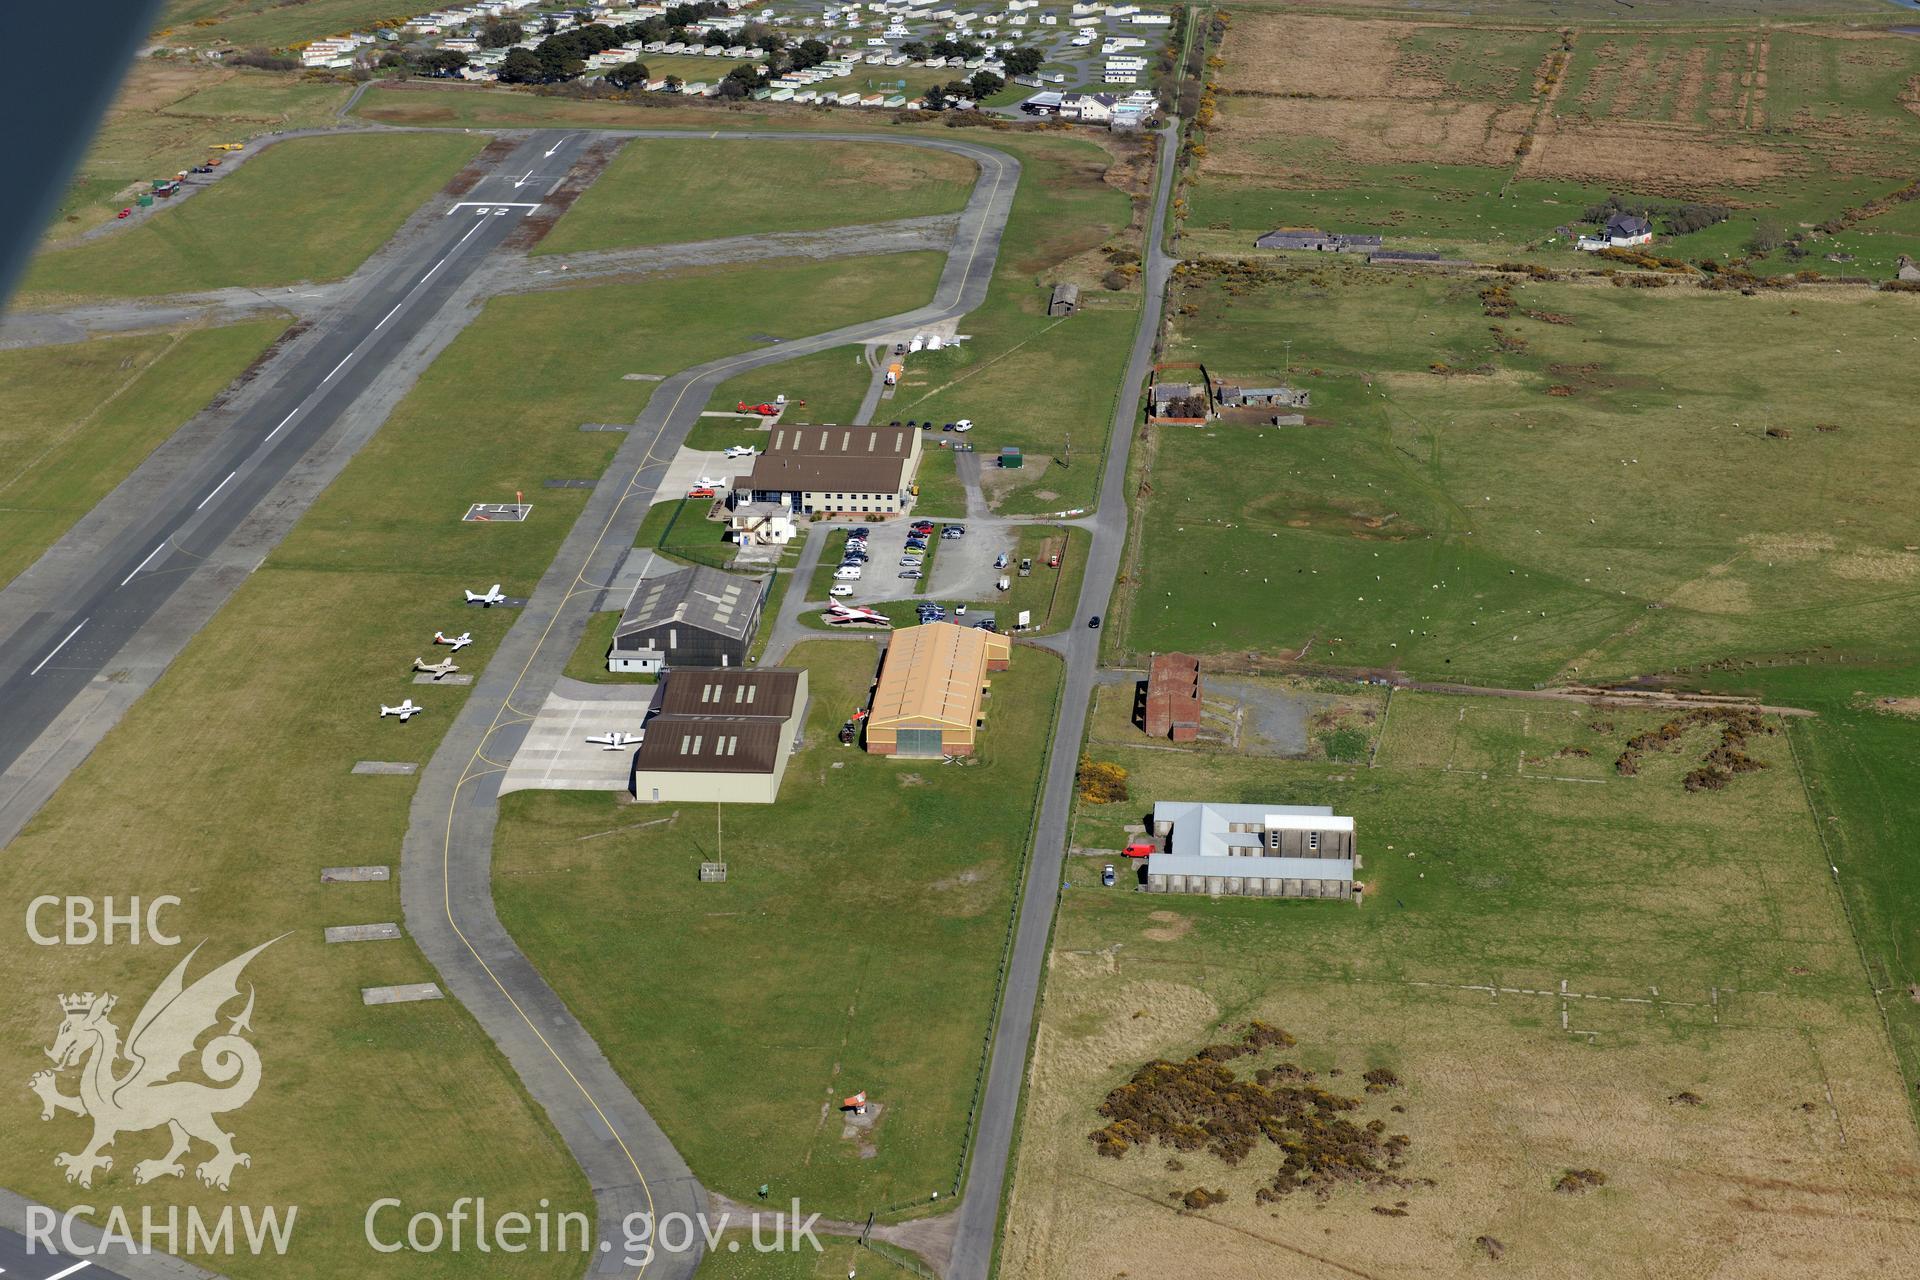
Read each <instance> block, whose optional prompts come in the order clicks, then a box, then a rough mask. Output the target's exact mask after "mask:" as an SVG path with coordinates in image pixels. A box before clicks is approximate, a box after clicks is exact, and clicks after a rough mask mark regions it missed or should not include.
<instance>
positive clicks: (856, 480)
mask: <svg viewBox="0 0 1920 1280" xmlns="http://www.w3.org/2000/svg"><path fill="white" fill-rule="evenodd" d="M919 468H920V432H919V431H918V430H916V429H914V428H913V427H833V426H811V427H797V426H776V427H775V428H774V429H773V434H772V436H771V437H770V438H769V439H768V441H767V447H766V449H765V451H764V452H762V453H761V454H760V455H759V456H758V457H756V458H755V459H754V460H753V471H752V473H751V474H750V475H744V476H740V477H737V478H736V479H735V480H734V492H733V503H734V505H735V506H738V505H739V504H741V503H743V502H753V503H761V502H767V503H774V504H777V505H780V506H784V507H786V508H787V509H789V510H791V511H797V512H800V513H802V514H805V515H826V514H832V513H850V514H859V515H883V516H884V515H898V514H900V513H901V512H904V511H905V510H907V508H908V507H910V506H911V505H912V504H913V494H912V489H913V480H914V475H915V474H916V473H917V472H918V470H919Z"/></svg>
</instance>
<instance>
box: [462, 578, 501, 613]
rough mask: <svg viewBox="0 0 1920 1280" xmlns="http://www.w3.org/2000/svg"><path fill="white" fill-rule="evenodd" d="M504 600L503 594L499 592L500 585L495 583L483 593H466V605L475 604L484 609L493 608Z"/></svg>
mask: <svg viewBox="0 0 1920 1280" xmlns="http://www.w3.org/2000/svg"><path fill="white" fill-rule="evenodd" d="M506 598H507V597H506V596H505V595H504V594H502V592H501V590H500V584H499V583H497V582H496V583H494V584H493V585H492V586H491V587H488V588H487V589H486V590H485V591H469V592H467V603H468V604H477V605H480V606H481V607H482V608H486V609H491V608H493V606H495V605H497V604H499V603H500V602H501V601H502V600H505V599H506Z"/></svg>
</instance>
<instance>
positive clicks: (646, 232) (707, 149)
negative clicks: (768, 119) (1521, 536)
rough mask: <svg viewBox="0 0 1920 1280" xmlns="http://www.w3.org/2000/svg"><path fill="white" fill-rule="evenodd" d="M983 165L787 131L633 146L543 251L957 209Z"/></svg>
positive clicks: (584, 196)
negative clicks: (790, 137) (796, 137)
mask: <svg viewBox="0 0 1920 1280" xmlns="http://www.w3.org/2000/svg"><path fill="white" fill-rule="evenodd" d="M977 173H978V170H977V169H976V168H975V166H974V164H973V163H972V162H971V161H969V160H966V159H963V158H962V157H960V156H955V155H950V154H948V153H946V152H943V151H924V150H921V149H919V148H913V147H889V146H875V145H866V144H861V143H852V142H813V141H795V142H783V141H779V140H777V139H775V140H768V139H763V138H736V139H728V138H726V137H725V136H724V135H723V136H722V138H721V139H720V140H718V141H715V140H712V139H707V138H687V139H680V138H640V139H635V140H634V141H632V142H629V143H627V144H626V146H625V147H623V148H622V149H621V152H620V154H619V156H618V157H616V158H615V159H614V161H613V163H612V164H610V165H608V166H607V169H606V172H605V173H603V174H601V175H600V177H599V178H598V179H597V180H596V181H595V182H594V184H593V186H591V187H589V188H588V189H587V190H586V191H585V192H584V193H583V194H582V195H581V196H580V199H579V200H577V201H576V202H575V203H574V205H573V207H572V208H571V209H569V210H568V211H567V213H566V215H565V216H563V217H562V218H561V219H560V221H559V222H558V223H557V224H556V225H555V226H554V228H553V231H552V232H551V233H550V234H549V235H548V236H547V237H546V238H545V239H544V240H542V241H541V242H540V246H539V250H538V251H539V252H541V253H577V252H579V251H581V250H583V249H619V248H628V247H631V246H635V245H652V244H672V243H674V242H676V241H681V240H712V239H716V238H719V237H723V236H747V235H765V234H768V233H770V232H776V231H814V230H819V229H821V228H825V227H837V226H843V225H846V224H847V223H849V222H886V221H890V220H892V219H895V218H914V217H922V216H925V215H927V214H938V213H954V212H957V211H958V210H959V209H960V207H961V206H962V205H964V204H965V203H966V202H967V197H968V195H969V194H971V193H972V191H973V182H974V178H975V176H976V174H977Z"/></svg>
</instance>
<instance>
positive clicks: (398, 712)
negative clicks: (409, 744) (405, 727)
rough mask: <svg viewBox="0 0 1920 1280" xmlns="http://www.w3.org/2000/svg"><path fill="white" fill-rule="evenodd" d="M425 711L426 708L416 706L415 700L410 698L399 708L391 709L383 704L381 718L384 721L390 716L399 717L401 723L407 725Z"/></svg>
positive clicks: (381, 705)
mask: <svg viewBox="0 0 1920 1280" xmlns="http://www.w3.org/2000/svg"><path fill="white" fill-rule="evenodd" d="M425 710H426V708H425V707H416V706H414V705H413V699H412V698H408V699H407V700H406V701H405V702H403V703H401V704H400V705H399V706H397V707H389V706H387V705H386V704H385V703H381V704H380V718H381V719H383V720H384V719H385V718H386V717H388V716H399V717H400V723H401V724H405V723H406V722H407V720H408V719H409V718H410V717H412V716H417V715H419V714H420V713H421V712H422V711H425Z"/></svg>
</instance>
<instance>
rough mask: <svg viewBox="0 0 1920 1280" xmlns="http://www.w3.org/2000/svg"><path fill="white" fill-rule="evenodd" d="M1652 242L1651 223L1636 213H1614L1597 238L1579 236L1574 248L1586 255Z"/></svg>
mask: <svg viewBox="0 0 1920 1280" xmlns="http://www.w3.org/2000/svg"><path fill="white" fill-rule="evenodd" d="M1652 241H1653V223H1651V222H1649V221H1647V219H1645V218H1643V217H1641V216H1640V215H1639V214H1637V213H1616V214H1613V215H1612V216H1611V217H1609V218H1608V219H1607V222H1606V225H1605V226H1604V227H1602V228H1601V229H1600V234H1599V235H1597V236H1581V237H1580V238H1579V239H1578V240H1576V241H1575V242H1574V246H1575V247H1576V248H1579V249H1584V250H1585V251H1586V252H1588V253H1595V252H1598V251H1599V250H1601V249H1631V248H1633V247H1634V246H1635V245H1642V244H1650V243H1652Z"/></svg>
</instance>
